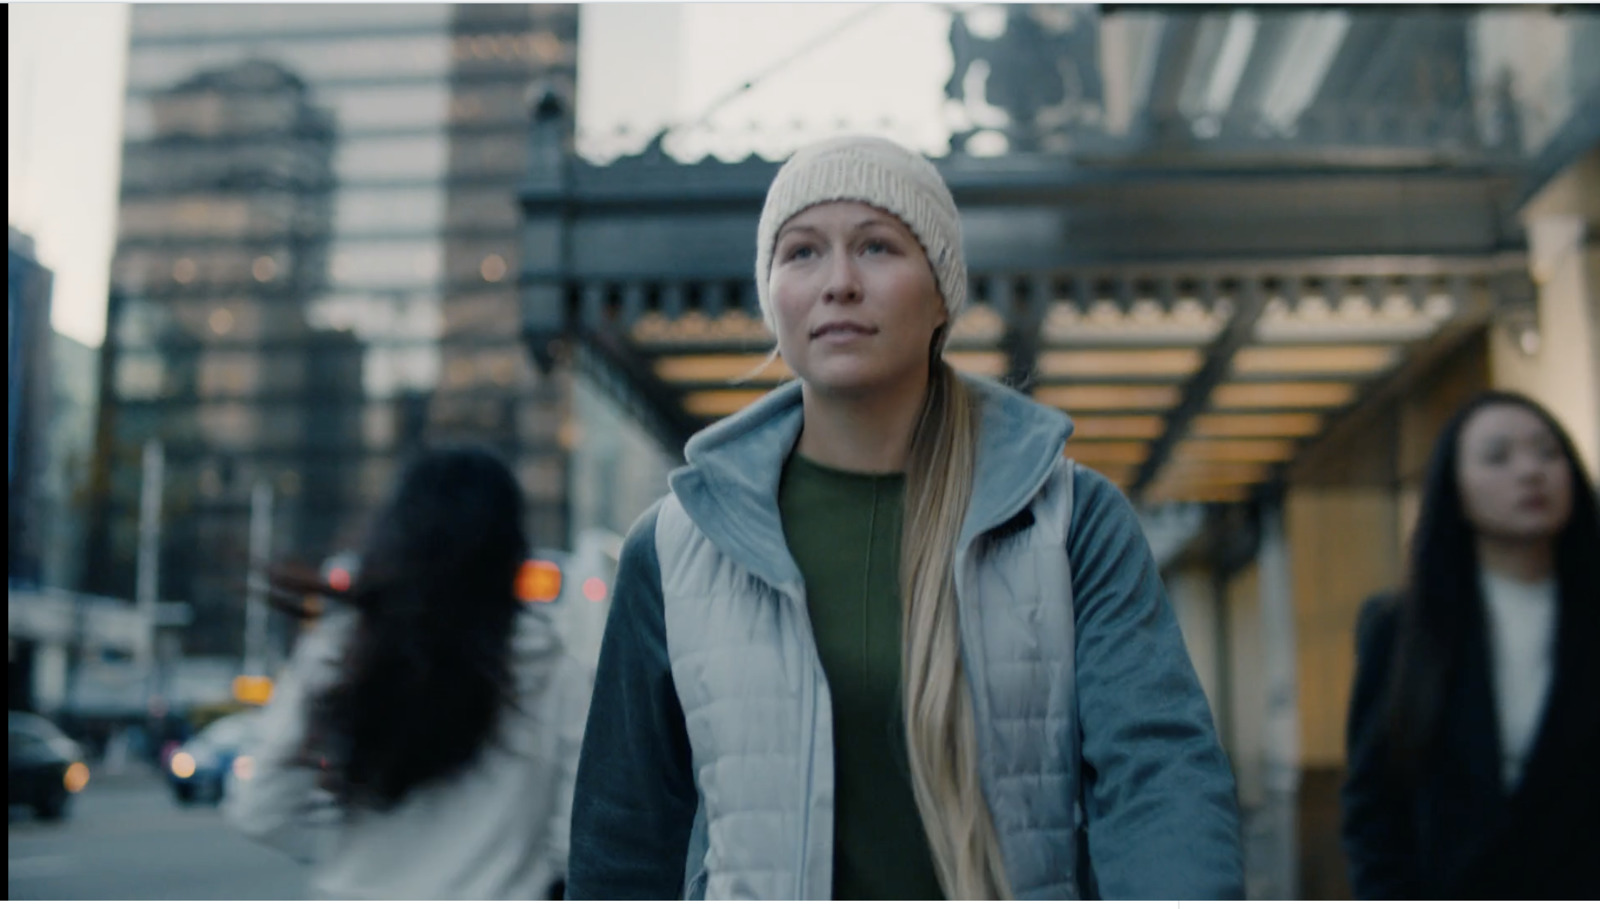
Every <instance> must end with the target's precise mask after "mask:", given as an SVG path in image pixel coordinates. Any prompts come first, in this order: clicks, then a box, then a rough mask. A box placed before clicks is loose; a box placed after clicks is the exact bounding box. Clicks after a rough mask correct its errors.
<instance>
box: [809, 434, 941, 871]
mask: <svg viewBox="0 0 1600 909" xmlns="http://www.w3.org/2000/svg"><path fill="white" fill-rule="evenodd" d="M904 498H905V477H904V475H903V474H877V475H874V474H858V473H846V472H844V471H839V470H834V469H832V468H829V467H824V466H822V465H820V464H817V463H816V462H814V461H808V460H806V459H805V458H804V457H801V456H800V455H799V454H795V455H792V456H791V457H790V458H789V460H788V462H787V463H786V464H785V465H784V470H783V481H782V485H781V486H780V487H779V490H778V508H779V511H780V512H781V513H782V515H783V534H784V538H785V539H786V540H787V541H788V544H789V552H790V553H791V554H792V555H793V556H794V560H795V564H796V565H798V566H799V568H800V574H801V575H802V576H803V577H804V578H805V584H806V608H807V611H808V612H809V613H810V614H811V626H812V629H813V631H814V632H815V635H816V641H817V655H818V656H819V657H821V659H822V668H823V672H824V673H825V675H826V676H827V679H828V689H829V692H830V694H831V696H832V702H833V743H834V745H833V764H834V792H835V797H834V828H833V837H834V839H833V843H834V846H833V898H834V899H836V900H851V899H901V900H918V899H943V898H944V895H943V893H942V892H941V890H940V889H939V881H938V877H937V875H936V874H935V872H934V867H933V856H932V854H931V853H930V852H929V849H928V841H927V836H926V834H924V833H923V830H922V819H921V816H920V815H918V813H917V805H916V801H915V799H914V798H913V796H912V794H911V772H910V769H909V765H908V763H907V760H906V746H905V726H904V720H903V717H902V712H901V701H900V582H899V571H900V527H901V524H902V518H903V517H904V504H903V503H904Z"/></svg>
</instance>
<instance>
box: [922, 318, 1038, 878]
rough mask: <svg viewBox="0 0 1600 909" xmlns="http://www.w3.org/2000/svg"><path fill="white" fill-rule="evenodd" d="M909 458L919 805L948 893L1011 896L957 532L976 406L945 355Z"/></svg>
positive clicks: (969, 475) (967, 486) (969, 476)
mask: <svg viewBox="0 0 1600 909" xmlns="http://www.w3.org/2000/svg"><path fill="white" fill-rule="evenodd" d="M941 347H942V345H941V344H939V343H938V339H937V338H936V339H935V343H934V351H933V362H932V369H931V370H930V372H931V375H930V379H929V383H928V395H927V399H926V402H925V403H924V404H923V410H922V415H921V417H920V418H919V419H918V421H917V427H916V430H915V432H914V433H913V434H912V437H911V451H910V456H909V458H908V460H907V464H906V514H905V530H904V531H903V533H902V535H901V541H900V590H901V599H902V606H903V609H902V614H903V620H902V632H903V633H902V635H901V641H902V643H901V660H900V665H901V676H900V678H901V687H902V689H903V697H904V699H905V700H904V706H905V716H906V745H907V752H908V754H909V756H910V763H911V786H912V791H913V794H914V795H915V797H916V802H917V811H918V813H920V814H921V816H922V826H923V829H924V830H925V831H926V833H927V836H928V844H929V846H930V847H932V851H933V860H934V867H935V869H936V870H937V871H938V874H939V883H940V884H941V885H942V887H943V888H944V895H945V897H946V898H947V899H965V900H972V899H978V900H992V899H1010V898H1011V888H1010V885H1009V883H1008V882H1007V880H1006V874H1005V865H1004V862H1003V860H1002V858H1001V854H1000V840H999V837H998V835H997V834H996V833H995V827H994V820H993V818H992V817H991V816H990V813H989V805H988V802H987V801H986V800H985V799H984V796H983V789H982V787H981V786H980V785H979V780H978V739H977V730H976V727H975V724H974V721H973V713H972V695H971V691H970V689H969V688H968V686H967V682H966V678H965V674H964V672H963V670H962V660H961V633H960V622H959V619H958V616H957V615H956V597H955V581H954V573H953V568H954V561H955V548H956V537H957V535H958V534H959V533H960V532H961V523H962V520H963V519H964V518H965V517H966V512H967V503H968V501H969V500H970V499H971V498H972V482H973V470H974V466H975V462H976V460H977V432H978V426H977V423H978V417H977V412H976V411H977V408H976V405H975V404H974V402H973V400H972V394H971V392H970V391H968V389H967V387H966V383H964V382H963V381H962V380H961V378H960V377H959V376H957V375H956V372H955V370H954V369H952V368H950V365H949V364H948V363H946V362H945V361H944V359H943V358H942V357H940V356H939V349H940V348H941Z"/></svg>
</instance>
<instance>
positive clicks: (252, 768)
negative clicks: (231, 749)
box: [233, 754, 256, 782]
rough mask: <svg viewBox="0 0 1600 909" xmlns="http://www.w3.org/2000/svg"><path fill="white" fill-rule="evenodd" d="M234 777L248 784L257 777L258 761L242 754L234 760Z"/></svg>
mask: <svg viewBox="0 0 1600 909" xmlns="http://www.w3.org/2000/svg"><path fill="white" fill-rule="evenodd" d="M233 775H234V776H236V777H238V778H239V779H241V780H245V781H247V782H248V781H249V779H250V778H251V777H253V776H255V775H256V759H255V758H253V757H251V756H250V755H248V754H241V755H239V756H238V757H236V758H234V759H233Z"/></svg>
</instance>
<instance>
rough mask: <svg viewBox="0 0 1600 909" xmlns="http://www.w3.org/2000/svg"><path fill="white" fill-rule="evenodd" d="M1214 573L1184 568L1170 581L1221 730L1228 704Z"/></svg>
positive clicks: (1170, 592) (1193, 658)
mask: <svg viewBox="0 0 1600 909" xmlns="http://www.w3.org/2000/svg"><path fill="white" fill-rule="evenodd" d="M1213 586H1214V585H1213V583H1212V579H1211V572H1210V571H1208V570H1206V569H1204V568H1199V567H1196V568H1184V569H1182V570H1179V571H1175V572H1173V573H1172V575H1171V576H1170V577H1168V578H1167V597H1168V599H1170V600H1171V601H1172V609H1173V612H1175V613H1176V614H1177V616H1178V627H1179V628H1180V629H1182V631H1183V643H1184V644H1185V645H1187V647H1188V649H1189V661H1190V662H1192V663H1194V671H1195V674H1196V675H1198V676H1199V677H1200V687H1201V688H1203V689H1204V690H1205V693H1206V701H1207V702H1208V703H1210V705H1211V720H1212V722H1214V723H1216V725H1217V728H1218V729H1219V730H1221V729H1222V728H1223V726H1224V723H1223V714H1224V711H1225V709H1226V705H1224V704H1223V703H1222V698H1223V693H1222V671H1223V667H1222V664H1221V661H1220V659H1219V657H1220V650H1221V640H1220V639H1219V637H1218V631H1219V629H1218V627H1217V603H1216V601H1215V600H1216V598H1215V596H1214V594H1213V590H1212V588H1213Z"/></svg>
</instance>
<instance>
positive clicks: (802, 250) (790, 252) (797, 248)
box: [781, 243, 817, 262]
mask: <svg viewBox="0 0 1600 909" xmlns="http://www.w3.org/2000/svg"><path fill="white" fill-rule="evenodd" d="M816 254H817V251H816V249H815V248H814V247H812V245H811V244H809V243H797V244H795V245H793V246H790V247H787V248H786V249H785V250H784V251H783V256H782V257H781V258H782V261H784V262H795V261H802V260H805V259H809V258H811V257H812V256H815V255H816Z"/></svg>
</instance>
